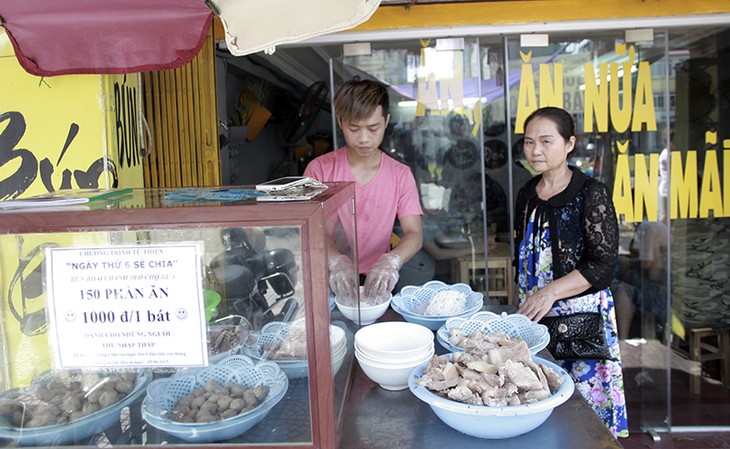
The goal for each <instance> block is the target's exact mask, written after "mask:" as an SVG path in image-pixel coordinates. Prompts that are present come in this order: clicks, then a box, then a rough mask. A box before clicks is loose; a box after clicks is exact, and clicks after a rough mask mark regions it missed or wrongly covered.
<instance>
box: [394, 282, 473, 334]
mask: <svg viewBox="0 0 730 449" xmlns="http://www.w3.org/2000/svg"><path fill="white" fill-rule="evenodd" d="M444 290H454V291H458V292H461V293H463V294H464V295H466V305H465V309H464V311H463V312H462V313H458V314H455V315H442V316H433V315H424V313H423V312H424V310H425V308H426V307H427V306H428V303H429V302H430V301H431V299H432V298H433V297H434V295H436V294H437V293H439V292H441V291H444ZM390 305H391V307H392V308H393V310H395V311H396V312H398V313H399V314H400V315H401V316H402V317H403V318H404V319H405V320H406V321H408V322H410V323H416V324H420V325H421V326H426V327H427V328H429V329H431V330H432V331H435V330H437V329H438V328H439V327H441V326H443V325H444V323H446V320H448V319H449V318H454V317H469V316H471V315H472V314H474V313H475V312H478V311H479V310H481V308H482V307H483V306H484V295H483V294H482V293H480V292H475V291H473V290H472V289H471V287H469V286H468V285H467V284H463V283H459V284H452V285H449V284H445V283H443V282H441V281H429V282H426V283H425V284H423V285H421V286H413V285H408V286H406V287H403V288H402V289H401V291H400V292H399V293H398V294H396V295H395V296H393V300H392V301H391V304H390Z"/></svg>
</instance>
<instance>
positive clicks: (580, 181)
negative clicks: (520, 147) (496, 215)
mask: <svg viewBox="0 0 730 449" xmlns="http://www.w3.org/2000/svg"><path fill="white" fill-rule="evenodd" d="M575 142H576V137H575V124H574V122H573V118H572V117H571V116H570V114H569V113H567V112H566V111H565V110H563V109H560V108H555V107H546V108H541V109H538V110H537V111H535V112H533V113H532V114H531V115H530V116H529V117H528V118H527V119H526V120H525V138H524V154H525V158H526V159H527V161H528V163H529V164H530V167H532V169H533V170H534V171H536V172H538V175H537V176H535V177H534V178H532V179H531V180H530V181H528V182H527V184H525V186H523V187H522V189H520V191H519V193H518V195H517V202H516V210H515V242H516V243H517V245H516V248H515V257H514V261H513V265H514V266H515V282H516V283H517V288H516V289H515V291H516V292H517V294H518V300H519V309H518V311H519V313H522V314H524V315H526V316H527V317H529V318H530V319H532V320H534V321H539V320H541V319H542V318H543V317H546V316H560V315H566V314H570V313H580V312H598V311H600V313H601V314H602V315H603V321H604V323H605V335H606V340H607V342H608V345H609V348H610V352H611V358H612V360H565V359H563V360H558V364H559V365H561V366H562V367H563V368H564V369H565V370H566V371H568V372H569V373H570V375H571V376H572V377H573V380H574V381H575V383H576V388H577V389H578V391H580V392H581V394H582V395H583V397H584V398H585V399H586V400H587V401H588V402H589V403H590V404H591V406H592V407H593V409H594V410H595V411H596V413H597V414H598V416H599V417H600V418H601V419H602V420H603V421H604V422H605V423H606V426H607V427H608V428H609V429H610V430H611V431H612V432H613V434H614V435H615V436H628V426H627V420H626V407H625V402H624V388H623V374H622V368H621V356H620V354H619V341H618V338H617V332H616V315H615V312H614V305H613V297H612V295H611V291H610V290H609V289H608V286H609V285H610V284H611V281H612V280H613V275H614V270H615V267H616V263H617V261H618V223H617V219H616V212H615V210H614V207H613V202H612V200H611V194H610V192H609V189H608V187H607V186H606V185H605V184H603V183H601V182H600V181H598V180H595V179H592V178H590V177H588V176H587V175H585V174H584V173H583V172H581V171H580V170H579V169H577V168H576V167H572V166H569V165H568V163H567V159H568V154H570V152H571V151H573V149H574V148H575Z"/></svg>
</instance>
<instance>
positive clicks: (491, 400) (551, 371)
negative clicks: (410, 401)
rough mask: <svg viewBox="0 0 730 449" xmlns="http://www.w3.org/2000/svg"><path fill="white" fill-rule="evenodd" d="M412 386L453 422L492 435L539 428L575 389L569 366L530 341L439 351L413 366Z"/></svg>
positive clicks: (459, 427)
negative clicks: (537, 351)
mask: <svg viewBox="0 0 730 449" xmlns="http://www.w3.org/2000/svg"><path fill="white" fill-rule="evenodd" d="M408 387H409V389H410V390H411V392H412V393H413V394H414V395H415V396H416V397H417V398H418V399H420V400H421V401H423V402H424V403H426V404H428V406H429V407H431V409H432V410H433V412H434V413H435V414H436V416H437V417H438V418H439V419H440V420H441V421H443V422H444V424H446V425H447V426H449V427H451V428H452V429H454V430H457V431H459V432H461V433H464V434H467V435H471V436H474V437H478V438H489V439H497V438H511V437H514V436H517V435H521V434H524V433H527V432H530V431H531V430H534V429H536V428H537V427H539V426H540V425H541V424H542V423H544V422H545V421H546V420H547V419H548V417H549V416H550V414H551V413H552V411H553V410H554V409H555V408H556V407H558V406H560V405H561V404H563V403H564V402H566V401H567V400H568V399H569V398H570V396H571V395H572V394H573V391H574V390H575V384H574V383H573V380H572V379H571V378H570V376H569V375H568V373H567V372H566V371H565V370H563V369H562V368H560V367H559V366H558V365H556V364H554V363H552V362H550V361H548V360H545V359H542V358H540V357H537V356H533V355H532V354H531V353H530V350H529V348H528V347H527V344H526V343H525V342H524V341H518V342H517V344H515V345H510V346H505V347H504V348H498V349H494V350H491V351H488V352H486V353H480V352H477V351H475V352H455V353H451V354H445V355H441V356H434V357H432V358H431V359H430V360H429V361H428V362H425V363H423V364H421V365H419V366H418V367H416V368H415V369H414V370H413V371H412V372H411V375H410V377H409V378H408Z"/></svg>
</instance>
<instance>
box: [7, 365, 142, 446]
mask: <svg viewBox="0 0 730 449" xmlns="http://www.w3.org/2000/svg"><path fill="white" fill-rule="evenodd" d="M40 377H44V375H41V376H40ZM151 379H152V374H151V373H150V372H149V371H148V370H144V371H141V372H140V373H138V375H137V380H136V382H135V385H134V389H133V390H132V391H131V392H130V393H129V394H128V395H127V396H125V397H124V398H123V399H122V400H121V401H119V402H116V403H114V404H112V405H110V406H109V407H106V408H103V409H101V410H99V411H98V412H95V413H92V414H90V415H87V416H84V417H83V418H80V419H77V420H75V421H72V422H70V423H66V424H56V425H53V426H43V427H30V428H25V429H16V428H14V427H10V425H9V424H8V423H5V422H2V421H0V438H9V439H12V440H15V442H16V443H17V444H18V445H19V446H49V447H55V446H58V445H63V444H70V443H73V442H75V441H80V440H83V439H86V438H89V437H90V436H92V435H94V434H97V433H101V432H103V431H104V430H106V429H108V428H109V427H111V426H113V425H117V426H118V425H119V420H120V419H121V411H122V409H123V408H124V407H127V406H129V404H131V403H132V402H133V401H134V400H135V399H137V398H138V397H139V396H140V395H141V394H143V393H144V391H145V387H146V386H147V384H148V383H149V382H150V380H151ZM22 391H23V389H21V388H15V389H12V390H8V391H6V392H4V393H2V395H0V401H1V400H2V399H3V398H7V397H9V396H11V395H15V394H17V393H21V394H22Z"/></svg>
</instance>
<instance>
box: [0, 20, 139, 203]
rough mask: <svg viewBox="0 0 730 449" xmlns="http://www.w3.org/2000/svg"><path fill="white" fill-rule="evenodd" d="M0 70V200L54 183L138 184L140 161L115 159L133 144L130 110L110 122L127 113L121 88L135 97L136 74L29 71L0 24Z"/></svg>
mask: <svg viewBox="0 0 730 449" xmlns="http://www.w3.org/2000/svg"><path fill="white" fill-rule="evenodd" d="M0 74H1V76H0V200H4V199H10V198H18V197H20V198H22V197H26V196H29V195H35V194H39V193H44V192H48V191H55V190H59V189H61V188H81V187H115V186H120V187H142V186H143V182H142V164H141V161H139V160H137V161H136V165H133V164H129V163H127V159H129V158H126V157H122V158H121V160H120V151H119V146H120V144H119V142H131V143H132V146H133V147H134V148H137V149H138V147H139V134H138V133H137V132H134V133H133V135H131V137H130V130H129V128H130V124H131V123H132V122H131V121H130V120H129V119H130V117H128V115H129V114H127V117H126V119H125V120H126V121H124V120H122V122H121V123H120V124H119V126H117V124H118V122H119V120H120V119H123V117H124V116H122V115H119V114H118V112H123V111H125V110H131V109H130V106H129V105H128V104H127V103H124V104H122V103H121V102H120V101H119V98H120V97H121V93H122V92H126V93H130V92H134V95H137V91H138V88H139V80H138V77H137V76H136V75H134V76H127V77H126V78H125V77H124V76H123V75H120V76H102V75H65V76H56V77H38V76H33V75H30V74H28V73H27V72H25V71H24V70H23V68H22V67H21V66H20V64H18V61H17V59H16V58H15V54H14V52H13V47H12V45H11V43H10V40H9V38H8V36H7V34H6V33H5V31H4V30H3V29H2V28H0ZM133 103H134V105H136V107H137V108H138V106H139V101H138V100H136V99H135V100H134V102H133ZM120 106H121V109H120ZM136 115H137V118H138V114H136ZM120 128H124V129H120ZM135 128H138V126H135ZM124 135H127V136H128V138H127V139H126V140H123V139H121V138H118V137H117V136H124ZM135 142H136V143H135ZM121 153H122V154H121V155H122V156H125V154H124V152H121Z"/></svg>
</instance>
